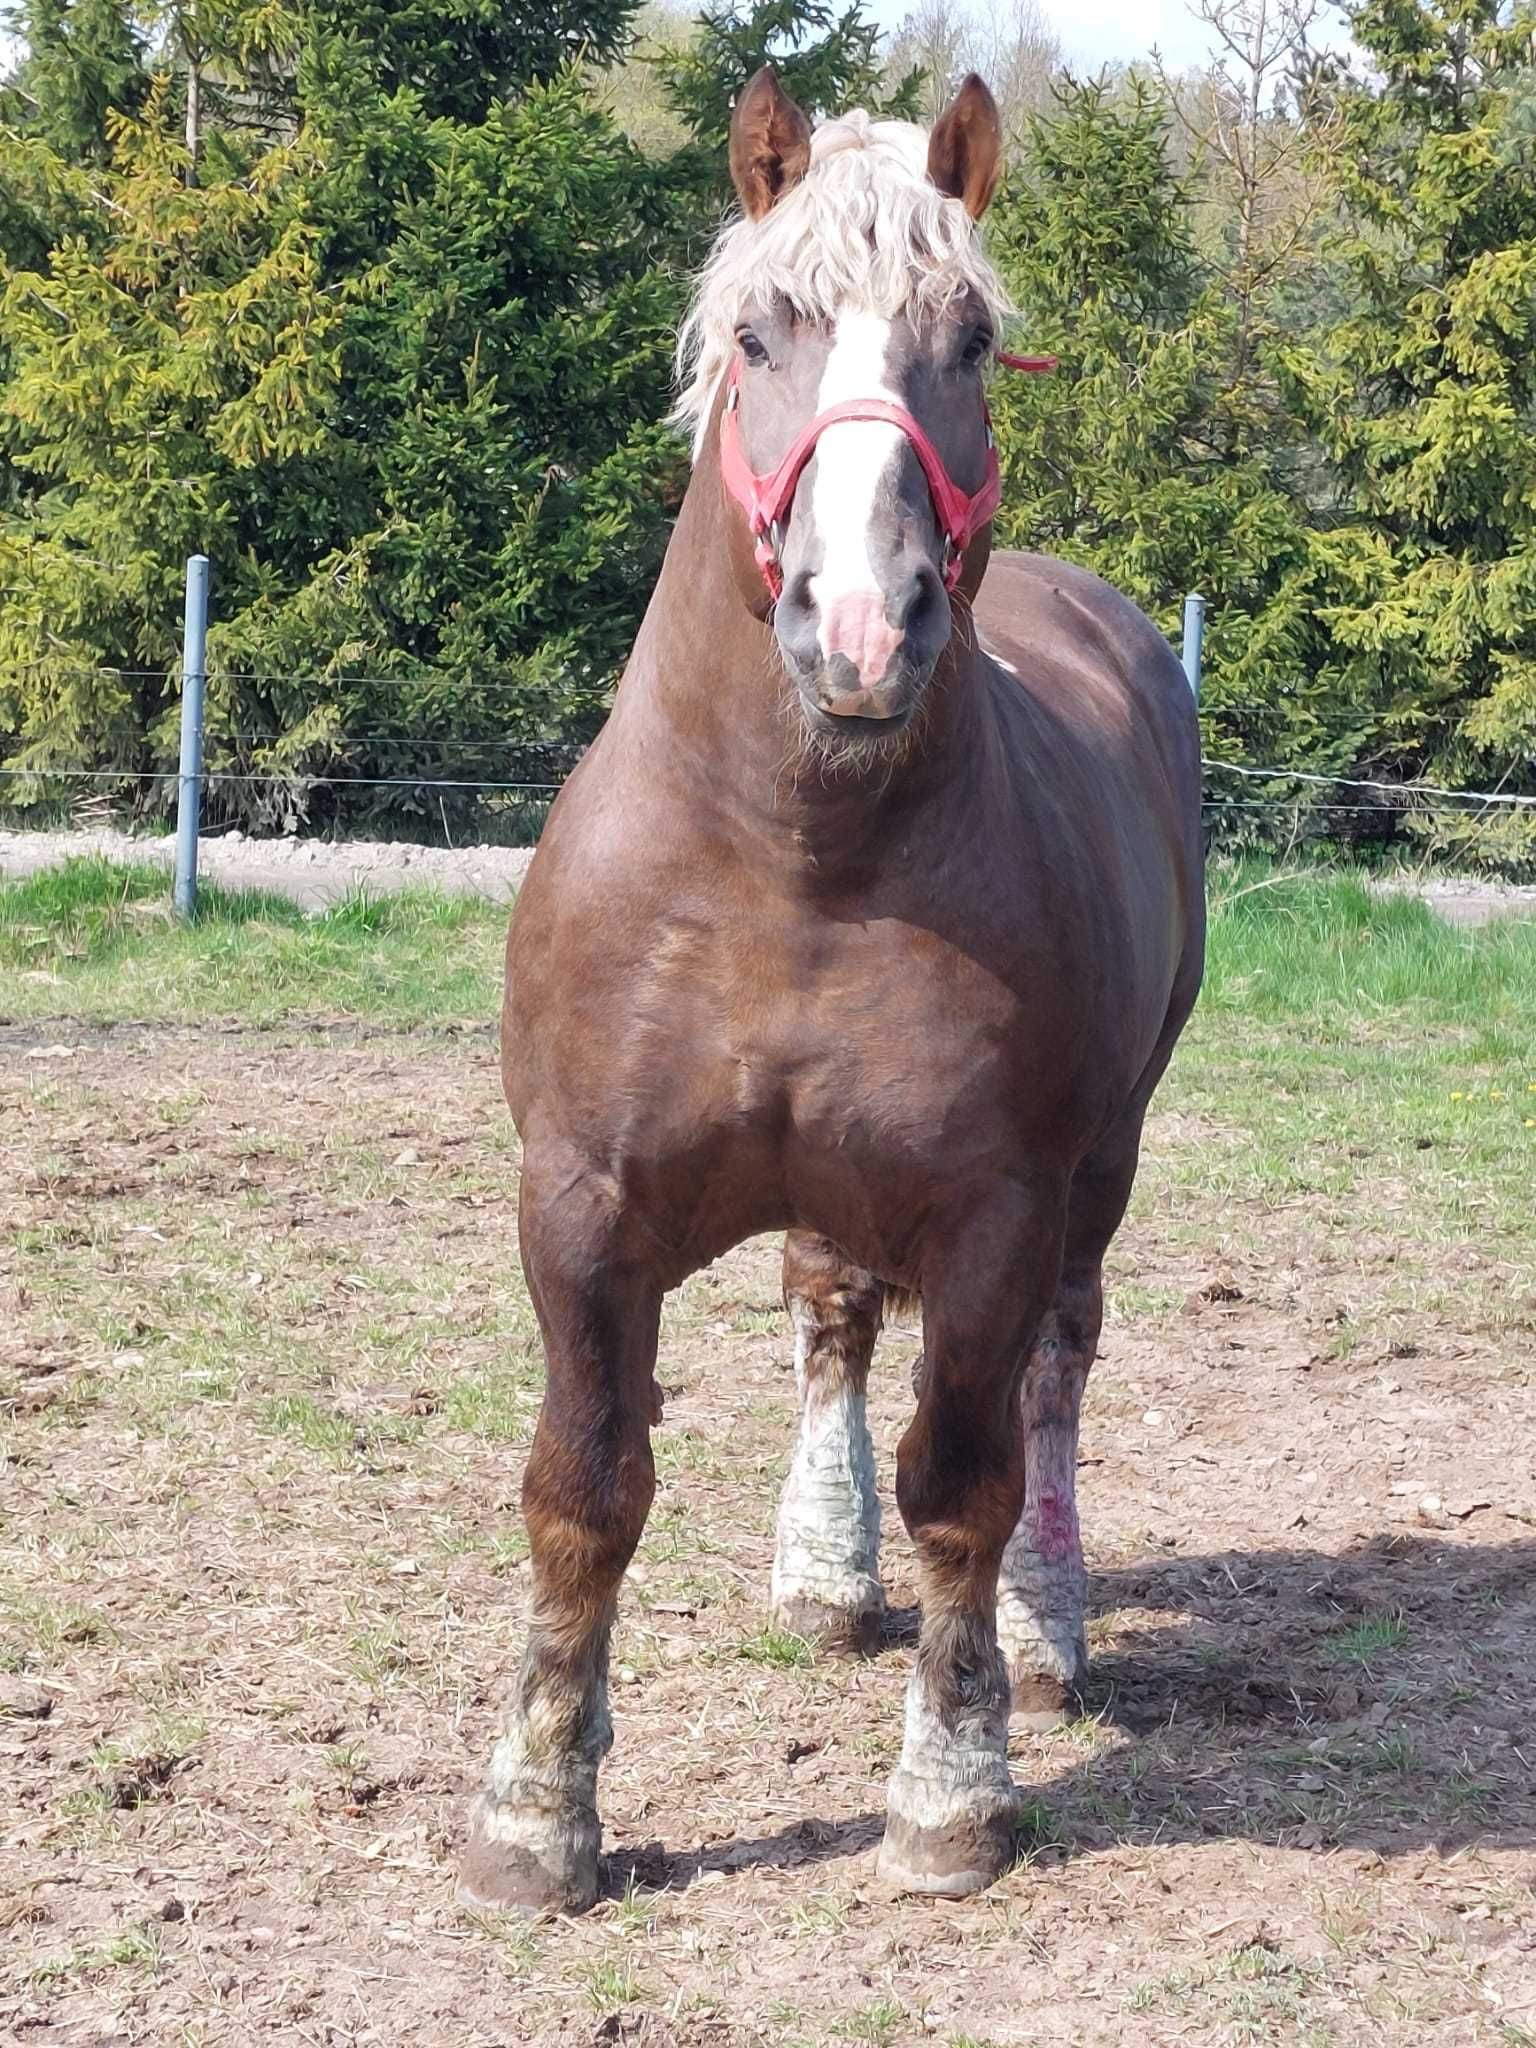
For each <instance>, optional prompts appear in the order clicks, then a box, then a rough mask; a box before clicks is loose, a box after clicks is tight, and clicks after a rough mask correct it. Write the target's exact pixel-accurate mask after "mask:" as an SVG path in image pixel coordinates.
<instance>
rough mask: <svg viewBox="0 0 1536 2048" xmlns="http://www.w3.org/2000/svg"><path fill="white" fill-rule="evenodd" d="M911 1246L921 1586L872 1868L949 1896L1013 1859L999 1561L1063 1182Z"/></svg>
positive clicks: (900, 1468)
mask: <svg viewBox="0 0 1536 2048" xmlns="http://www.w3.org/2000/svg"><path fill="white" fill-rule="evenodd" d="M993 1199H994V1200H996V1201H997V1202H998V1203H999V1205H1000V1206H999V1207H998V1208H997V1209H995V1210H992V1211H990V1212H989V1213H984V1214H982V1215H980V1216H977V1215H972V1216H970V1217H968V1218H966V1219H965V1228H963V1229H962V1230H960V1231H959V1232H957V1234H956V1238H955V1241H954V1242H953V1243H952V1244H949V1245H947V1246H946V1247H945V1248H944V1250H943V1252H942V1254H941V1255H938V1256H933V1255H929V1254H925V1257H924V1260H923V1269H922V1271H923V1339H924V1357H925V1359H926V1366H925V1369H924V1372H923V1378H922V1390H921V1392H920V1394H919V1396H918V1403H917V1412H916V1413H915V1415H914V1416H913V1418H912V1423H911V1427H910V1428H909V1429H908V1430H907V1433H906V1435H905V1436H904V1437H903V1438H902V1440H901V1447H900V1450H899V1452H898V1454H897V1465H896V1497H897V1500H898V1501H899V1502H900V1504H901V1512H902V1516H903V1518H904V1519H905V1521H906V1524H907V1528H908V1529H909V1530H910V1532H911V1535H912V1541H913V1545H914V1547H915V1548H916V1551H917V1557H918V1568H919V1575H920V1583H921V1587H922V1600H923V1626H922V1634H921V1636H920V1638H919V1640H918V1646H917V1657H916V1661H915V1663H914V1665H913V1670H912V1680H911V1685H910V1688H909V1690H908V1694H907V1721H906V1734H905V1739H904V1741H903V1743H902V1751H901V1762H900V1763H899V1765H898V1766H897V1769H896V1772H895V1775H894V1776H893V1777H892V1779H891V1789H890V1811H889V1818H888V1820H887V1824H886V1832H885V1841H884V1843H883V1844H882V1846H881V1851H880V1862H879V1869H880V1874H881V1876H882V1877H883V1878H885V1879H886V1880H887V1881H888V1882H890V1883H892V1884H895V1885H897V1886H898V1887H899V1888H900V1889H902V1890H904V1891H916V1892H928V1893H935V1894H938V1895H940V1896H942V1897H946V1898H958V1897H960V1896H962V1895H963V1894H965V1893H967V1892H973V1891H978V1890H980V1889H981V1887H982V1886H984V1885H988V1884H990V1883H991V1882H992V1880H993V1879H994V1878H995V1877H998V1876H999V1875H1000V1874H1001V1873H1002V1872H1003V1871H1004V1870H1005V1869H1006V1868H1007V1867H1008V1865H1009V1863H1010V1862H1011V1861H1012V1859H1013V1856H1014V1853H1015V1833H1016V1828H1017V1824H1018V1801H1017V1794H1016V1793H1015V1791H1014V1787H1013V1783H1012V1780H1011V1779H1010V1777H1009V1773H1008V1671H1007V1667H1006V1665H1005V1663H1004V1661H1003V1658H1002V1655H1001V1653H1000V1651H999V1648H998V1640H997V1627H996V1592H997V1578H998V1568H999V1566H1000V1565H1001V1563H1002V1557H1003V1549H1004V1546H1005V1544H1006V1543H1007V1541H1008V1536H1009V1532H1010V1530H1011V1529H1012V1528H1013V1526H1014V1523H1015V1521H1016V1519H1017V1517H1018V1514H1019V1508H1020V1504H1021V1502H1022V1500H1023V1497H1024V1437H1023V1431H1022V1428H1021V1426H1020V1412H1019V1376H1020V1372H1021V1370H1022V1366H1023V1362H1024V1359H1025V1357H1026V1355H1027V1352H1028V1348H1029V1346H1030V1345H1031V1343H1032V1342H1033V1339H1034V1335H1035V1332H1036V1330H1037V1329H1038V1327H1039V1324H1040V1321H1041V1317H1042V1316H1043V1314H1044V1313H1045V1310H1046V1307H1047V1305H1048V1303H1049V1301H1050V1299H1051V1291H1052V1288H1053V1287H1054V1284H1055V1281H1056V1276H1057V1271H1058V1266H1059V1261H1060V1256H1061V1233H1062V1224H1063V1220H1064V1215H1065V1208H1066V1202H1065V1188H1064V1187H1058V1186H1054V1185H1041V1186H1039V1187H1037V1188H1034V1189H1029V1190H1026V1189H1023V1188H1020V1187H1019V1186H1018V1185H1017V1184H1013V1185H1011V1186H1005V1187H1004V1188H1003V1189H1000V1190H998V1191H996V1193H995V1195H994V1197H993Z"/></svg>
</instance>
